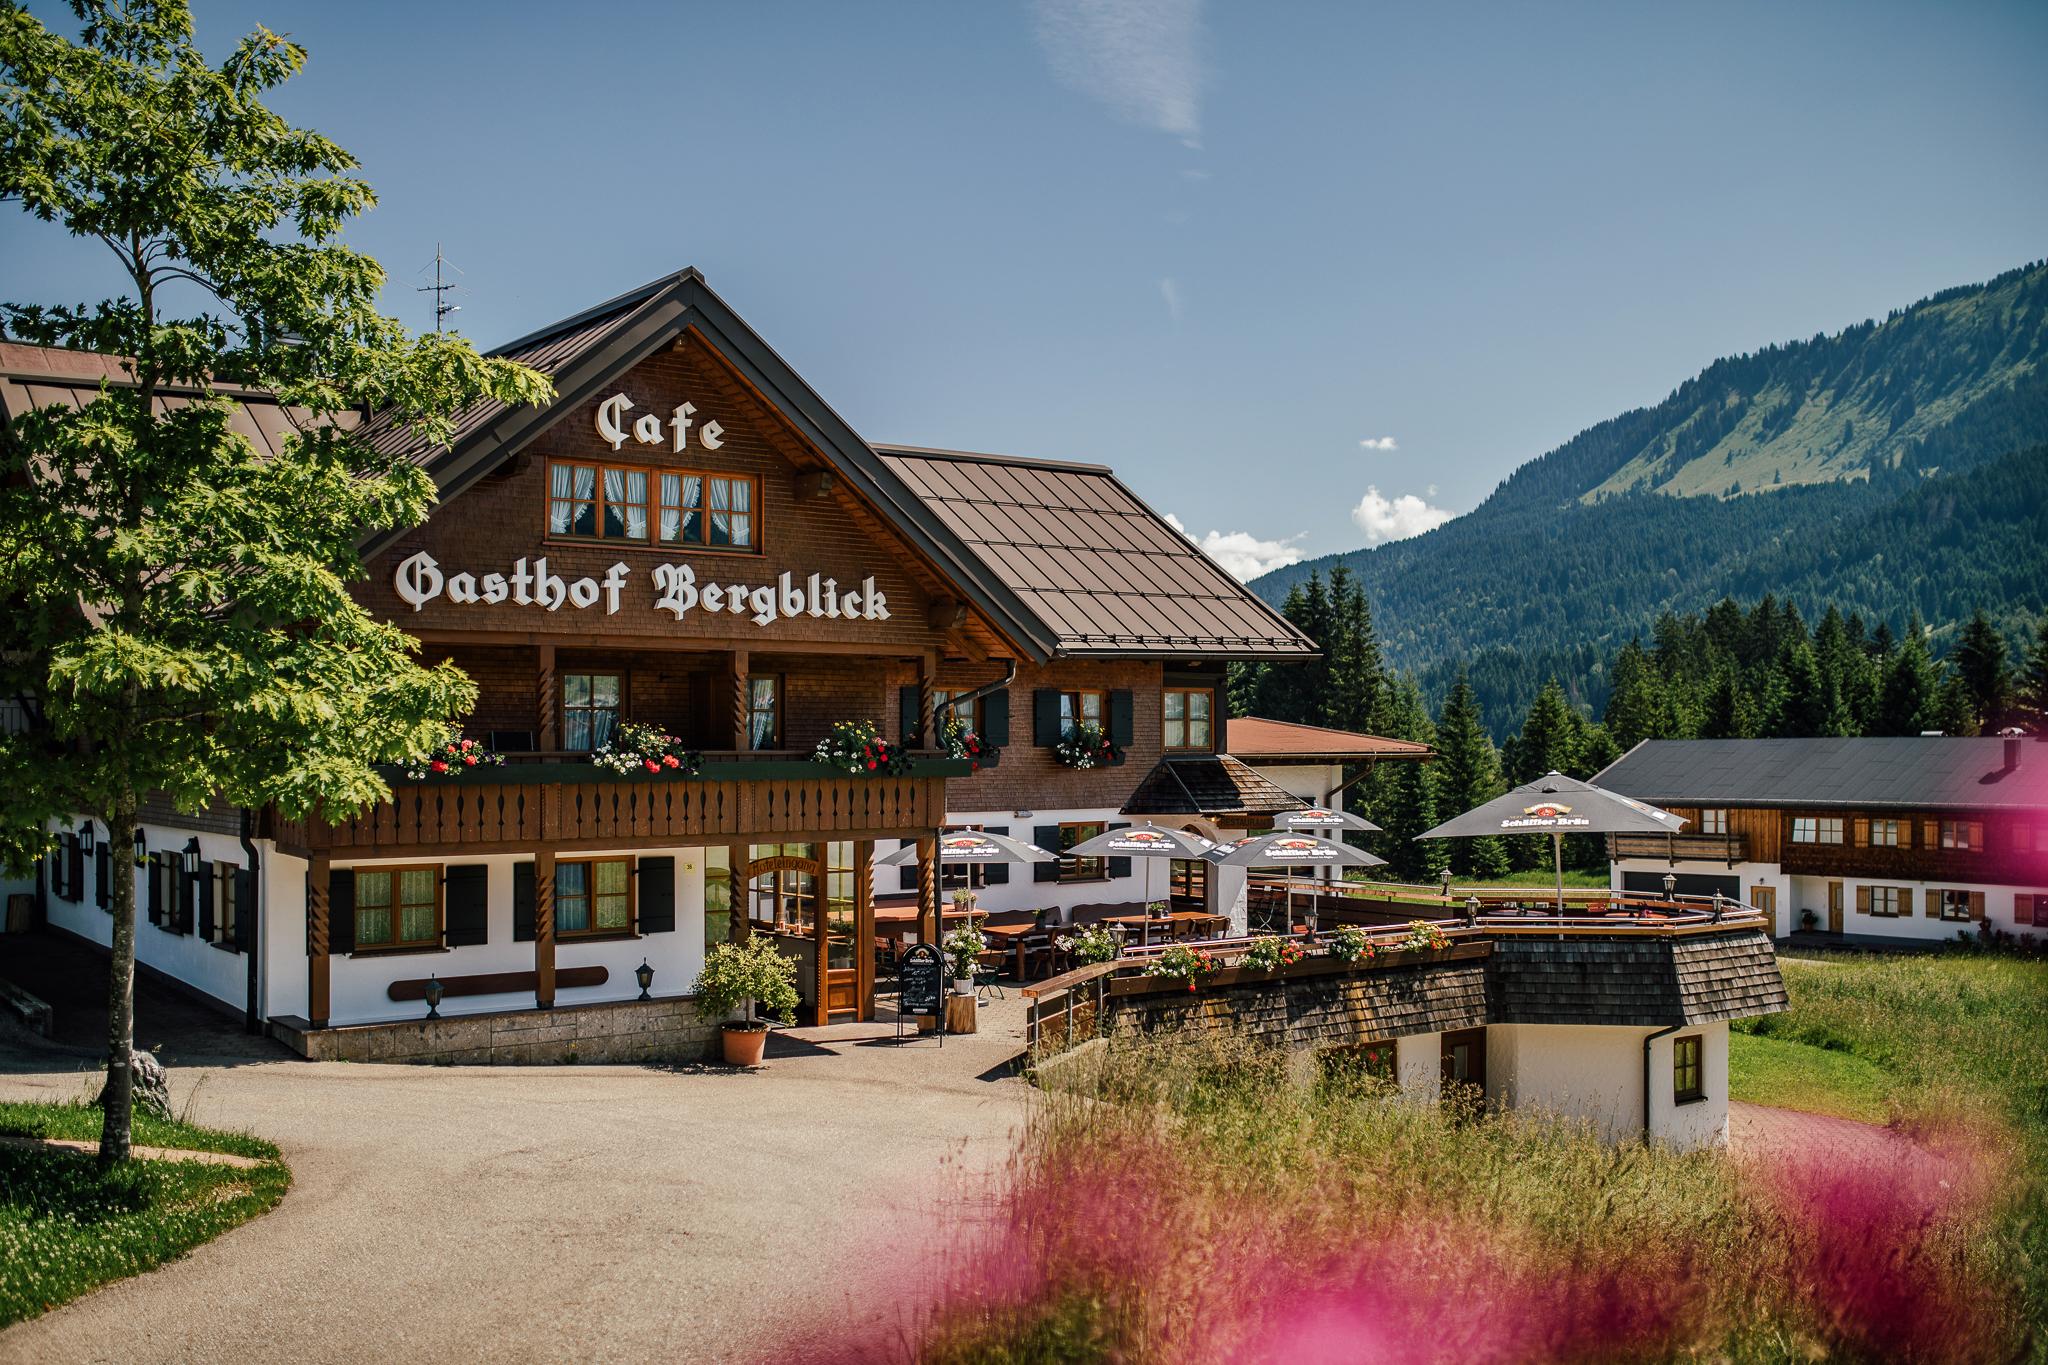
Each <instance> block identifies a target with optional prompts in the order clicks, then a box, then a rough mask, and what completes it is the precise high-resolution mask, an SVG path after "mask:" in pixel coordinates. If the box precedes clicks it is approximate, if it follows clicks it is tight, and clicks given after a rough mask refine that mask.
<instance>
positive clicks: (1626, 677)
mask: <svg viewBox="0 0 2048 1365" xmlns="http://www.w3.org/2000/svg"><path fill="white" fill-rule="evenodd" d="M1601 719H1602V720H1603V721H1604V722H1605V724H1606V726H1607V731H1608V733H1609V734H1611V735H1613V736H1614V742H1615V743H1616V744H1619V745H1620V746H1621V748H1622V752H1623V753H1626V752H1628V751H1629V750H1630V749H1633V748H1634V747H1635V746H1636V745H1637V744H1639V743H1641V742H1642V741H1643V740H1646V739H1668V738H1670V737H1671V735H1672V733H1673V732H1674V730H1675V729H1676V727H1675V726H1674V725H1673V723H1672V716H1671V706H1670V701H1669V699H1668V698H1667V697H1666V695H1665V692H1664V684H1663V680H1662V679H1661V678H1659V677H1658V676H1657V671H1656V669H1655V668H1653V667H1652V666H1651V664H1650V658H1649V656H1648V655H1647V654H1645V653H1644V652H1643V646H1642V642H1641V641H1640V640H1630V641H1629V642H1628V643H1627V644H1626V645H1624V646H1622V650H1621V654H1620V655H1619V657H1617V658H1616V659H1615V661H1614V690H1613V691H1612V692H1610V693H1609V694H1608V696H1607V712H1606V714H1605V715H1604V716H1602V717H1601Z"/></svg>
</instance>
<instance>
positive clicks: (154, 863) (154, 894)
mask: <svg viewBox="0 0 2048 1365" xmlns="http://www.w3.org/2000/svg"><path fill="white" fill-rule="evenodd" d="M142 870H143V873H144V875H145V879H146V881H147V883H148V892H149V894H148V896H147V900H148V902H149V922H150V923H151V924H162V923H163V922H164V855H163V854H161V853H152V854H150V855H149V861H148V862H147V863H145V864H144V865H143V869H142Z"/></svg>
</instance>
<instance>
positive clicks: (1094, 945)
mask: <svg viewBox="0 0 2048 1365" xmlns="http://www.w3.org/2000/svg"><path fill="white" fill-rule="evenodd" d="M1053 944H1054V946H1056V947H1057V948H1058V949H1059V950H1060V951H1061V952H1063V953H1071V954H1072V955H1073V958H1074V961H1076V962H1082V963H1096V962H1114V961H1115V960H1116V958H1117V955H1118V954H1120V953H1122V952H1123V950H1124V947H1123V944H1122V943H1120V942H1119V941H1118V940H1117V936H1116V935H1115V934H1114V933H1112V932H1111V931H1110V930H1109V929H1108V928H1106V927H1104V926H1103V925H1100V924H1095V925H1090V926H1089V927H1087V928H1085V929H1079V930H1076V931H1075V932H1073V933H1071V934H1061V935H1060V936H1059V937H1058V938H1056V939H1054V940H1053Z"/></svg>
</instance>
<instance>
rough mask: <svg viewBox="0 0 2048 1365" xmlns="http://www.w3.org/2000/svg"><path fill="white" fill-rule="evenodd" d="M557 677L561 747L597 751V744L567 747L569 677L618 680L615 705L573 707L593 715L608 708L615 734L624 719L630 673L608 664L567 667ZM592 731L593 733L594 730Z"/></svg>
mask: <svg viewBox="0 0 2048 1365" xmlns="http://www.w3.org/2000/svg"><path fill="white" fill-rule="evenodd" d="M559 677H560V681H559V682H558V683H557V684H556V686H555V716H556V720H557V722H558V723H559V724H560V725H561V727H562V728H561V736H562V740H561V743H562V748H563V750H564V751H565V752H568V753H577V754H594V753H597V752H598V746H595V745H593V746H592V747H590V748H588V749H571V748H570V747H569V712H570V710H571V708H570V706H569V679H571V678H589V679H591V680H592V682H593V683H595V681H596V680H597V679H598V678H617V679H618V680H619V700H618V704H617V705H616V706H613V707H610V708H606V707H601V706H578V707H576V708H574V709H575V710H577V711H585V712H589V713H590V714H591V715H593V716H594V715H599V714H601V713H602V712H604V711H605V710H607V709H609V710H610V711H611V713H612V733H613V734H614V735H616V734H617V733H618V732H619V726H620V725H622V724H624V723H625V719H626V684H627V680H628V679H629V678H630V677H631V673H630V671H629V670H627V669H624V668H619V667H616V666H608V667H604V668H567V669H563V670H562V672H561V674H560V675H559ZM595 690H596V689H595V687H594V686H593V688H592V691H593V692H594V691H595ZM593 733H595V731H594V730H593Z"/></svg>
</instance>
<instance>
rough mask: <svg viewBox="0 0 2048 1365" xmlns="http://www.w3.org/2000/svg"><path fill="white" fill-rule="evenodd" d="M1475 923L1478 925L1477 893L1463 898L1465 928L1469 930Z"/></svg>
mask: <svg viewBox="0 0 2048 1365" xmlns="http://www.w3.org/2000/svg"><path fill="white" fill-rule="evenodd" d="M1477 923H1479V893H1478V892H1476V891H1475V892H1473V893H1472V894H1471V895H1470V896H1467V897H1466V898H1465V927H1466V928H1468V929H1469V928H1471V927H1472V926H1473V925H1475V924H1477Z"/></svg>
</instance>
